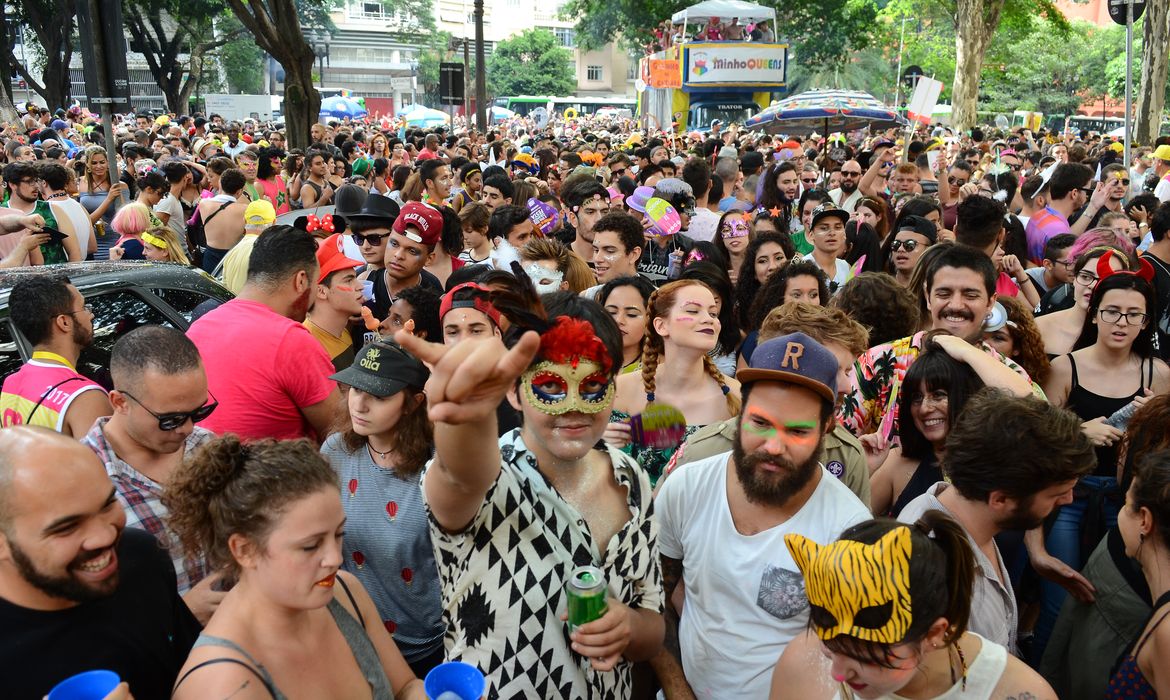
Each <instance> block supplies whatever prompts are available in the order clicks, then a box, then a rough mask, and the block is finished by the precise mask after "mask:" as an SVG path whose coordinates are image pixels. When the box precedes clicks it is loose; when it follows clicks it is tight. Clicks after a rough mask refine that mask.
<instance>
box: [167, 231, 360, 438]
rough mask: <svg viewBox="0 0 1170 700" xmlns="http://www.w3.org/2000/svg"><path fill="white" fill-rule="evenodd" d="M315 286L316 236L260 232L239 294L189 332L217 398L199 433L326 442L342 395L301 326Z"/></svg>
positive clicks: (318, 346)
mask: <svg viewBox="0 0 1170 700" xmlns="http://www.w3.org/2000/svg"><path fill="white" fill-rule="evenodd" d="M316 282H317V246H316V243H315V242H314V240H313V237H312V235H310V234H309V233H306V232H305V231H302V230H300V229H295V228H293V227H291V226H271V227H269V228H268V229H267V230H266V231H265V232H264V233H262V234H260V236H259V238H257V239H256V245H255V247H254V248H253V250H252V256H251V258H250V259H249V262H248V277H247V281H246V282H245V283H244V288H243V289H242V290H241V291H240V295H239V296H238V297H236V298H235V299H233V300H231V301H229V302H227V303H226V304H224V305H223V306H220V307H219V308H217V309H215V310H214V311H211V312H210V313H208V314H207V315H205V316H203V317H202V318H200V319H199V320H198V321H196V322H195V323H194V324H192V326H191V328H190V329H189V330H188V331H187V335H188V336H189V337H190V338H191V340H192V341H193V342H194V343H195V346H196V347H197V348H199V354H200V355H201V356H202V357H203V362H204V366H205V368H206V370H207V382H208V390H209V391H210V392H211V393H212V394H213V395H214V396H215V398H216V399H218V400H219V408H217V409H216V411H215V413H213V414H211V416H210V417H209V418H208V419H207V420H205V421H204V422H203V423H202V427H204V428H207V429H208V430H210V431H212V432H214V433H216V434H219V435H222V434H225V433H234V434H236V435H239V436H240V438H242V439H244V440H259V439H261V438H267V437H271V438H277V439H281V440H287V439H293V438H300V437H309V438H315V439H316V440H317V441H318V442H320V441H321V440H323V439H324V438H325V436H326V434H327V432H328V427H329V424H330V423H331V422H332V421H333V419H334V417H335V416H336V411H337V410H338V408H339V404H338V400H339V398H338V397H339V396H340V394H339V392H338V390H337V385H336V384H335V383H334V382H333V381H332V380H330V379H329V375H331V374H333V372H334V369H333V364H332V362H330V360H329V355H328V354H327V353H326V352H325V349H324V348H323V347H322V346H321V344H320V343H319V342H317V341H316V340H315V339H314V338H313V336H312V335H311V334H310V333H309V331H308V330H306V329H305V327H304V325H302V322H303V321H304V320H305V315H306V313H307V312H308V309H309V303H310V301H311V299H312V294H313V291H314V289H315V287H316Z"/></svg>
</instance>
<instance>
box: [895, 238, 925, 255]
mask: <svg viewBox="0 0 1170 700" xmlns="http://www.w3.org/2000/svg"><path fill="white" fill-rule="evenodd" d="M918 246H919V243H918V241H899V240H895V241H893V242H892V243H890V250H892V251H894V252H895V253H896V252H898V251H899V250H905V251H906V252H907V253H913V252H914V250H915V249H917V248H918Z"/></svg>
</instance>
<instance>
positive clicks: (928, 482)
mask: <svg viewBox="0 0 1170 700" xmlns="http://www.w3.org/2000/svg"><path fill="white" fill-rule="evenodd" d="M942 480H943V473H942V469H941V468H940V467H939V466H938V459H937V458H936V457H935V456H934V455H931V456H929V457H927V458H926V459H924V460H922V461H921V462H919V463H918V466H917V467H916V468H915V469H914V474H913V475H911V477H910V480H909V481H907V482H906V486H905V487H904V488H903V489H902V493H900V494H898V499H897V500H895V501H894V505H892V506H890V512H889V513H886V515H888V516H889V517H891V518H896V517H898V513H901V512H902V509H903V508H905V507H906V504H907V503H909V502H910V501H913V500H914V499H915V498H918V497H919V496H921V495H922V494H924V493H926V490H927V489H929V488H930V487H931V486H934V485H935V484H937V483H938V482H940V481H942Z"/></svg>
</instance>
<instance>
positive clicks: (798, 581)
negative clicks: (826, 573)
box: [654, 452, 872, 699]
mask: <svg viewBox="0 0 1170 700" xmlns="http://www.w3.org/2000/svg"><path fill="white" fill-rule="evenodd" d="M730 457H731V453H730V452H725V453H723V454H720V455H715V456H714V457H708V458H707V459H703V460H699V461H697V462H691V463H690V464H686V465H683V466H681V467H679V468H678V469H677V470H676V471H675V472H674V473H673V474H671V476H670V478H669V479H667V480H666V481H665V482H664V483H663V485H662V490H661V491H660V492H659V494H658V497H657V498H656V499H655V500H654V509H655V514H656V516H657V518H658V526H659V530H658V548H659V551H660V552H661V553H662V556H664V557H669V558H671V559H681V560H682V562H683V582H684V584H685V586H686V604H685V605H684V606H683V613H682V620H681V622H680V624H679V631H678V637H679V645H680V646H681V649H682V661H683V668H684V669H686V676H687V681H688V682H689V683H690V685H691V688H692V689H693V690H694V691H695V695H696V697H698V698H700V699H705V698H710V699H715V698H727V697H731V696H734V697H741V698H766V697H768V692H769V687H770V684H771V682H772V668H773V667H774V666H775V665H776V659H778V658H780V654H781V653H783V651H784V648H785V647H786V646H787V645H788V642H789V641H790V640H792V639H793V638H794V637H795V636H796V635H798V634H800V633H801V632H803V631H804V629H805V628H806V627H807V625H808V597H807V596H806V595H805V592H804V578H803V577H802V576H801V575H800V570H799V569H798V568H797V567H796V563H795V562H793V561H792V555H791V554H789V553H788V547H787V546H785V544H784V535H786V534H788V533H790V532H796V533H799V534H801V535H804V536H805V537H808V538H810V539H813V540H815V541H816V542H818V543H820V544H828V543H830V542H832V541H834V540H835V539H837V537H838V536H839V535H840V534H841V532H842V531H843V530H845V529H846V528H847V527H849V526H851V525H854V524H856V523H859V522H862V521H864V520H868V519H869V518H871V517H872V516H871V514H870V512H869V510H868V509H867V508H866V507H865V506H864V505H862V503H861V501H860V500H858V498H857V496H855V495H853V492H852V491H850V490H849V488H848V487H847V486H845V485H844V484H843V483H841V481H840V480H838V479H836V478H834V477H833V476H832V475H831V474H829V473H828V472H827V471H825V469H824V467H821V473H820V477H819V478H820V483H819V484H817V487H816V489H815V490H814V491H813V494H812V497H811V498H809V500H808V502H807V503H805V504H804V507H802V508H801V509H800V510H799V511H798V512H797V513H796V515H794V516H793V517H792V518H790V519H789V520H788V521H787V522H785V523H782V524H780V525H777V526H776V527H774V528H772V529H770V530H767V531H765V532H761V533H758V534H756V535H752V536H750V537H748V536H745V535H741V534H740V533H739V531H737V530H736V529H735V524H734V523H733V522H732V519H731V509H730V507H729V506H728V504H727V470H728V469H733V467H732V466H731V464H730Z"/></svg>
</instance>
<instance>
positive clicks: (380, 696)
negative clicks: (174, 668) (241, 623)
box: [175, 578, 394, 700]
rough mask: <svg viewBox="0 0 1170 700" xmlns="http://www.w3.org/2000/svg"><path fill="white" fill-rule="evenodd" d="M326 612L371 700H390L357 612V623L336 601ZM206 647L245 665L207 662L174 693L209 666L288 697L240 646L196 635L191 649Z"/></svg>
mask: <svg viewBox="0 0 1170 700" xmlns="http://www.w3.org/2000/svg"><path fill="white" fill-rule="evenodd" d="M337 582H338V583H340V584H341V587H342V590H344V591H345V594H346V596H348V597H349V600H350V602H351V603H352V604H353V609H354V610H355V611H357V610H358V607H357V603H356V602H354V599H353V594H352V593H350V592H349V588H348V587H347V586H346V585H345V583H344V582H343V581H342V580H341V579H340V578H338V579H337ZM328 609H329V614H331V615H332V616H333V621H334V622H335V623H337V628H338V629H339V630H341V636H342V637H344V638H345V641H346V643H347V644H348V645H349V650H350V651H351V652H352V653H353V658H354V660H355V661H357V664H358V668H359V669H361V672H362V675H363V676H365V678H366V682H367V683H369V684H370V692H371V697H372V698H373V700H394V690H393V689H392V688H391V687H390V681H389V679H387V678H386V672H385V670H383V668H382V660H381V659H380V658H379V657H378V652H377V650H375V649H374V644H373V642H371V641H370V638H369V637H368V636H367V635H366V630H365V621H364V620H362V619H361V612H360V611H358V613H357V614H358V619H356V620H355V619H354V617H353V615H351V614H350V613H349V611H348V610H346V609H345V608H344V607H343V606H342V605H341V603H339V602H337V599H336V598H334V599H333V600H331V601H329V605H328ZM206 646H215V647H226V648H228V649H231V650H232V651H235V652H236V653H238V654H240V655H241V656H243V657H244V658H245V659H247V660H248V661H247V663H245V662H243V661H241V660H239V659H236V658H233V657H230V656H225V657H220V658H217V659H208V660H207V661H204V662H202V663H198V664H196V665H195V666H193V667H191V669H190V670H189V671H187V672H186V673H184V674H183V675H182V676H181V677H180V678H179V680H178V682H176V683H175V688H176V689H177V688H178V687H179V686H180V685H181V684H182V683H183V681H185V680H187V677H188V676H190V675H191V674H192V673H194V672H195V671H198V670H199V669H201V668H203V667H204V666H210V665H212V664H236V665H239V666H243V667H245V668H247V669H248V670H249V671H251V672H252V673H254V674H256V676H257V677H258V678H259V679H260V680H261V682H263V683H264V688H265V689H266V690H268V693H269V694H270V695H272V697H273V700H288V696H287V695H285V694H284V693H282V692H280V689H279V688H277V687H276V682H275V681H274V680H273V679H272V674H270V673H269V672H268V669H266V668H264V666H263V665H262V664H261V663H260V662H259V661H257V660H256V659H255V658H253V657H252V655H251V654H249V653H248V652H246V651H244V649H243V647H241V646H240V645H238V644H236V643H235V642H233V641H231V640H230V639H224V638H222V637H214V636H212V635H209V634H200V635H199V639H197V640H195V645H194V647H192V648H196V647H206Z"/></svg>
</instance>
